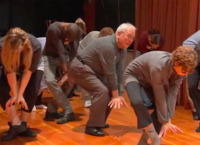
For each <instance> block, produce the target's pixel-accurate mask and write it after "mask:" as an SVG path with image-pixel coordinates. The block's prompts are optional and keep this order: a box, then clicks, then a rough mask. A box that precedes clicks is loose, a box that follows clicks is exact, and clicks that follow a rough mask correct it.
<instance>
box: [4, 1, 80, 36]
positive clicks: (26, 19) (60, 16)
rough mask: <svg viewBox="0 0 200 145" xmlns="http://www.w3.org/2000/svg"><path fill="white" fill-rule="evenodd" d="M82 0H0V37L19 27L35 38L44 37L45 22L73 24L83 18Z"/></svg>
mask: <svg viewBox="0 0 200 145" xmlns="http://www.w3.org/2000/svg"><path fill="white" fill-rule="evenodd" d="M83 3H84V0H0V35H1V36H2V35H4V34H5V33H6V32H7V31H8V29H9V28H11V27H16V26H17V27H21V28H22V29H24V30H26V31H27V32H29V33H32V34H33V35H35V36H37V37H41V36H45V32H46V28H47V26H46V20H52V21H54V20H56V21H65V22H74V21H75V19H76V18H78V17H83V15H84V13H83Z"/></svg>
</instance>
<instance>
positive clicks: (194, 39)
mask: <svg viewBox="0 0 200 145" xmlns="http://www.w3.org/2000/svg"><path fill="white" fill-rule="evenodd" d="M199 42H200V30H199V31H197V32H196V33H194V34H193V35H191V36H190V37H189V38H187V39H186V40H185V41H184V42H183V44H182V45H183V46H191V47H192V48H195V47H196V45H197V44H198V43H199Z"/></svg>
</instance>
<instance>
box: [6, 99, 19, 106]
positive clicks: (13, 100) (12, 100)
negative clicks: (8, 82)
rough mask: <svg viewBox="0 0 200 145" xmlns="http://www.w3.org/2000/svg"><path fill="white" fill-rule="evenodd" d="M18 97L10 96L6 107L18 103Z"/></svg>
mask: <svg viewBox="0 0 200 145" xmlns="http://www.w3.org/2000/svg"><path fill="white" fill-rule="evenodd" d="M16 100H17V97H10V99H9V100H8V101H7V102H6V109H8V108H9V107H11V106H12V105H13V104H15V103H16Z"/></svg>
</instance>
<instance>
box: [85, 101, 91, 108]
mask: <svg viewBox="0 0 200 145" xmlns="http://www.w3.org/2000/svg"><path fill="white" fill-rule="evenodd" d="M91 105H92V103H91V100H86V101H85V104H84V107H85V108H88V107H90V106H91Z"/></svg>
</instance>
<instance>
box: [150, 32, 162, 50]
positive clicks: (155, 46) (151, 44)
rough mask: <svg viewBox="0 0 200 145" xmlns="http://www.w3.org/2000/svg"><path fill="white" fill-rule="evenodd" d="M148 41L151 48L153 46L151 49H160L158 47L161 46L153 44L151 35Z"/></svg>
mask: <svg viewBox="0 0 200 145" xmlns="http://www.w3.org/2000/svg"><path fill="white" fill-rule="evenodd" d="M148 41H149V44H150V46H151V48H150V49H153V50H154V49H158V47H160V45H158V44H153V43H151V36H150V35H149V36H148Z"/></svg>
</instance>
